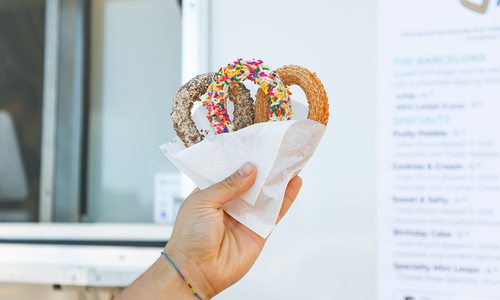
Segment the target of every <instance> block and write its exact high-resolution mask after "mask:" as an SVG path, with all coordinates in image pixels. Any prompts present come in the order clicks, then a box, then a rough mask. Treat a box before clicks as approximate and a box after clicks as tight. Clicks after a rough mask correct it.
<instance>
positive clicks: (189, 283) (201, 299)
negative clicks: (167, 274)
mask: <svg viewBox="0 0 500 300" xmlns="http://www.w3.org/2000/svg"><path fill="white" fill-rule="evenodd" d="M161 255H163V256H165V258H166V259H167V260H168V262H169V263H170V264H171V265H172V267H174V269H175V271H176V272H177V274H179V276H181V278H182V281H184V282H185V283H186V284H187V286H188V287H189V288H190V289H191V292H193V295H195V296H196V298H198V299H199V300H203V298H201V296H200V295H199V294H198V293H197V292H196V291H195V290H194V288H193V286H192V285H191V282H189V280H188V279H187V277H186V276H184V275H183V274H182V272H181V270H179V268H178V267H177V266H176V265H175V263H174V261H173V260H172V259H171V258H170V257H169V256H168V255H167V253H165V252H164V251H162V252H161Z"/></svg>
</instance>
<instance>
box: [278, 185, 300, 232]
mask: <svg viewBox="0 0 500 300" xmlns="http://www.w3.org/2000/svg"><path fill="white" fill-rule="evenodd" d="M301 187H302V178H300V177H299V176H295V177H294V178H292V180H290V182H289V183H288V186H287V187H286V191H285V197H284V198H283V204H282V205H281V210H280V213H279V214H278V219H277V220H276V224H278V223H279V221H281V219H282V218H283V216H284V215H285V214H286V212H287V211H288V209H289V208H290V206H292V204H293V201H294V200H295V198H297V195H298V194H299V192H300V188H301Z"/></svg>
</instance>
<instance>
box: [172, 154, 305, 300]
mask: <svg viewBox="0 0 500 300" xmlns="http://www.w3.org/2000/svg"><path fill="white" fill-rule="evenodd" d="M256 175H257V170H256V168H255V166H254V165H252V164H250V163H247V164H245V165H244V166H243V167H242V168H241V169H240V170H239V171H237V172H236V173H234V174H233V175H231V176H230V177H228V178H227V179H225V180H224V181H222V182H221V183H217V184H215V185H213V186H211V187H209V188H207V189H205V190H198V189H197V190H195V191H194V192H193V193H192V194H191V195H190V196H189V197H188V198H187V199H186V201H185V202H184V204H183V205H182V207H181V209H180V210H179V213H178V215H177V221H176V223H175V227H174V230H173V233H172V236H171V238H170V240H169V242H168V244H167V245H166V247H165V249H164V250H165V252H166V253H167V254H168V255H169V256H170V258H171V259H172V260H173V261H174V262H175V263H176V265H177V266H178V267H179V268H180V270H181V271H182V272H183V273H184V275H186V276H187V277H188V278H189V279H190V281H191V283H192V285H193V287H194V288H195V290H196V291H197V292H198V293H199V294H200V295H201V296H202V298H203V299H209V298H211V297H213V296H215V295H217V294H218V293H220V292H221V291H223V290H224V289H226V288H227V287H229V286H231V285H232V284H234V283H235V282H237V281H238V280H239V279H241V277H243V276H244V275H245V274H246V273H247V272H248V271H249V270H250V268H251V267H252V265H253V264H254V262H255V260H256V259H257V257H258V256H259V254H260V252H261V251H262V248H263V247H264V244H265V243H266V239H263V238H261V237H260V236H259V235H257V234H256V233H254V232H253V231H251V230H250V229H248V228H247V227H245V226H244V225H242V224H240V223H239V222H238V221H236V220H235V219H233V218H232V217H231V216H229V215H228V214H226V213H225V212H224V211H223V210H222V207H223V205H224V204H225V203H227V202H229V201H231V200H234V199H236V198H238V197H239V196H241V195H242V194H244V193H245V192H246V191H247V190H248V189H249V188H250V187H251V186H252V185H253V183H254V181H255V177H256ZM301 186H302V179H301V178H300V177H298V176H297V177H295V178H293V179H292V180H291V181H290V182H289V183H288V186H287V189H286V192H285V197H284V199H283V205H282V207H281V211H280V213H279V216H278V220H277V222H279V221H280V220H281V218H282V217H283V216H284V215H285V213H286V212H287V211H288V209H289V208H290V206H291V205H292V203H293V201H294V200H295V198H296V197H297V195H298V193H299V191H300V188H301Z"/></svg>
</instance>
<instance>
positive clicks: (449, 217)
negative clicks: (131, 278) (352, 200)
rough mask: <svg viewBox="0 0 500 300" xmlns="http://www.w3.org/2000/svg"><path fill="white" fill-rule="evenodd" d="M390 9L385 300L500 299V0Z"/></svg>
mask: <svg viewBox="0 0 500 300" xmlns="http://www.w3.org/2000/svg"><path fill="white" fill-rule="evenodd" d="M379 5H380V6H379V13H378V16H379V49H378V68H379V77H378V80H379V82H378V87H379V94H378V121H377V141H378V149H377V150H378V151H377V152H378V153H377V189H378V191H377V201H378V202H377V203H378V204H377V207H378V231H377V232H378V296H379V298H378V299H380V300H389V299H390V300H393V299H394V300H483V299H484V300H487V299H488V300H492V299H500V1H498V0H495V1H487V0H484V1H481V0H469V1H465V0H463V1H460V0H446V1H435V0H419V1H409V0H380V1H379Z"/></svg>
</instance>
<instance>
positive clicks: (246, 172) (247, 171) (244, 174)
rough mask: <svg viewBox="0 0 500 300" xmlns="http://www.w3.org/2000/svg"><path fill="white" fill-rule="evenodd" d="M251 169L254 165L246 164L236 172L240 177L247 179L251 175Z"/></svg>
mask: <svg viewBox="0 0 500 300" xmlns="http://www.w3.org/2000/svg"><path fill="white" fill-rule="evenodd" d="M253 168H254V165H253V164H252V163H249V162H247V163H245V164H244V165H243V166H242V167H241V168H240V169H239V170H238V173H239V174H240V175H241V177H247V176H248V175H250V174H252V171H253Z"/></svg>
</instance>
